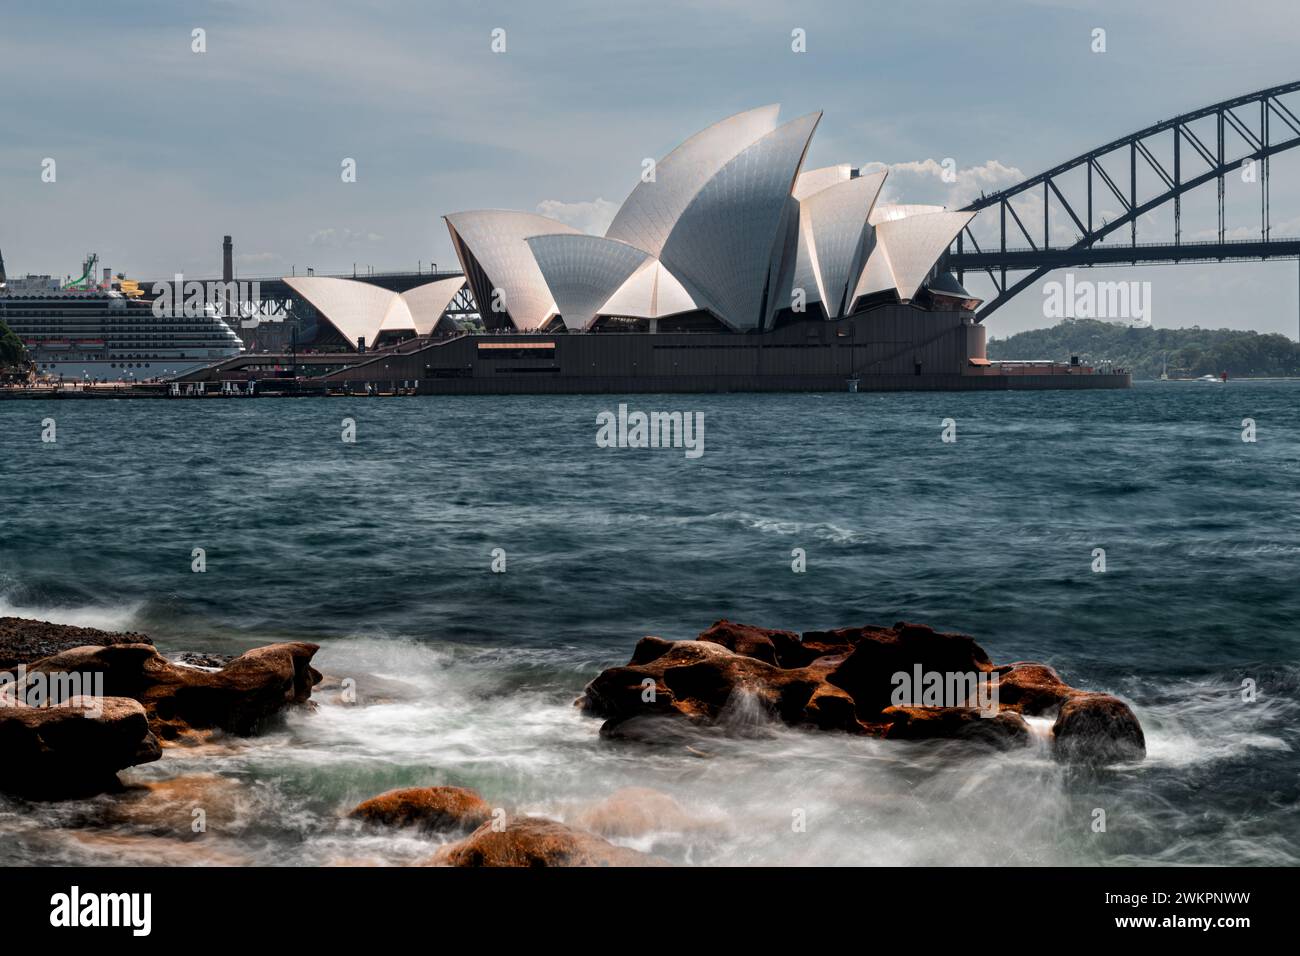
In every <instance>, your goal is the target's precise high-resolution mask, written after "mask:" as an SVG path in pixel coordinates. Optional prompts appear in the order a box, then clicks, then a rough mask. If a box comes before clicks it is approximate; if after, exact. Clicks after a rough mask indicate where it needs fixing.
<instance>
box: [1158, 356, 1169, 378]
mask: <svg viewBox="0 0 1300 956" xmlns="http://www.w3.org/2000/svg"><path fill="white" fill-rule="evenodd" d="M1160 381H1162V382H1167V381H1169V353H1168V352H1166V353H1165V356H1164V359H1163V360H1162V361H1161V365H1160Z"/></svg>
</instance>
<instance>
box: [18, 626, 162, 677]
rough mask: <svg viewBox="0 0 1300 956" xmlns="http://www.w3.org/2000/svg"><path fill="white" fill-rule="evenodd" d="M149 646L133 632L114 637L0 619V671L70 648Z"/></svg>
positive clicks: (90, 630)
mask: <svg viewBox="0 0 1300 956" xmlns="http://www.w3.org/2000/svg"><path fill="white" fill-rule="evenodd" d="M152 643H153V641H151V640H150V639H149V638H147V637H145V636H144V635H143V634H136V633H134V632H127V633H116V632H113V631H101V630H99V629H98V628H94V627H72V626H71V625H68V624H51V623H50V622H49V621H34V620H31V619H30V618H24V617H0V671H12V670H14V669H15V668H17V667H18V665H19V664H32V663H34V662H35V661H39V660H41V659H42V658H45V657H51V656H53V655H55V654H58V653H60V652H61V651H66V650H71V649H72V648H74V647H86V646H89V645H94V646H97V647H107V646H110V645H113V644H152Z"/></svg>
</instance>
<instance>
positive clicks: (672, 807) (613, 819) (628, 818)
mask: <svg viewBox="0 0 1300 956" xmlns="http://www.w3.org/2000/svg"><path fill="white" fill-rule="evenodd" d="M574 822H575V823H576V824H577V825H578V826H580V827H581V828H582V829H584V830H590V831H591V832H592V833H598V834H600V835H601V836H604V837H616V838H617V837H643V836H646V835H648V834H651V833H661V832H675V833H683V832H687V831H690V830H698V829H702V828H704V827H708V826H711V825H714V823H715V821H710V820H700V819H698V818H696V817H693V816H692V815H691V814H689V813H687V812H686V810H685V809H684V808H683V807H682V805H681V804H680V803H678V802H677V801H676V800H674V799H673V798H672V797H670V796H669V795H668V794H666V793H663V792H662V791H659V790H654V789H651V788H650V787H623V788H622V789H620V790H615V791H614V792H613V793H611V794H610V795H609V796H608V797H606V798H605V799H603V800H599V801H597V802H595V803H593V804H590V805H588V806H586V807H584V808H583V809H582V810H581V811H580V812H579V813H578V814H577V816H576V817H575V818H574Z"/></svg>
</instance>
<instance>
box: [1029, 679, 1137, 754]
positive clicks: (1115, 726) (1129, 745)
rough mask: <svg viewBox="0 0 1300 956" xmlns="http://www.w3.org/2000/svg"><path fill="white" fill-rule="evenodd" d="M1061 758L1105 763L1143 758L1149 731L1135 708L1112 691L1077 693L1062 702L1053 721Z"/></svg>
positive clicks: (1054, 736)
mask: <svg viewBox="0 0 1300 956" xmlns="http://www.w3.org/2000/svg"><path fill="white" fill-rule="evenodd" d="M1052 739H1053V741H1054V745H1055V746H1054V752H1055V755H1056V757H1057V759H1058V760H1063V761H1067V762H1070V763H1083V764H1092V765H1096V766H1101V765H1105V764H1112V763H1124V762H1127V761H1131V760H1141V759H1142V758H1143V757H1145V756H1146V752H1147V744H1146V735H1145V734H1143V733H1142V725H1141V724H1139V723H1138V719H1137V717H1136V716H1134V714H1133V711H1132V710H1130V709H1129V706H1128V705H1127V704H1125V703H1124V702H1123V701H1122V700H1120V699H1119V698H1118V697H1114V696H1112V695H1110V694H1089V693H1085V692H1081V691H1080V692H1076V695H1075V696H1074V697H1072V698H1070V699H1069V700H1067V701H1066V702H1065V703H1064V704H1062V705H1061V712H1060V714H1058V715H1057V718H1056V723H1055V724H1053V725H1052Z"/></svg>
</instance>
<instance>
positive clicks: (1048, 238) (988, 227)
mask: <svg viewBox="0 0 1300 956" xmlns="http://www.w3.org/2000/svg"><path fill="white" fill-rule="evenodd" d="M1297 91H1300V82H1297V83H1287V84H1284V85H1282V86H1274V87H1271V88H1269V89H1266V90H1260V91H1258V92H1256V93H1249V94H1246V95H1244V96H1238V97H1234V98H1233V99H1230V100H1224V101H1223V102H1222V103H1215V104H1213V105H1211V106H1205V107H1202V108H1200V109H1198V110H1193V111H1191V112H1190V113H1183V114H1182V115H1180V116H1175V117H1174V118H1173V119H1168V120H1165V121H1163V122H1160V123H1156V124H1155V125H1154V126H1148V127H1147V128H1146V129H1143V130H1139V131H1138V132H1136V133H1131V134H1130V135H1128V136H1124V137H1121V138H1120V139H1117V140H1114V141H1113V142H1110V143H1107V144H1105V145H1104V146H1099V147H1097V148H1096V149H1093V150H1089V151H1088V152H1086V153H1084V154H1083V155H1081V156H1076V157H1075V158H1074V159H1071V160H1069V161H1067V162H1064V163H1061V164H1060V165H1059V166H1055V167H1053V168H1052V169H1049V170H1047V171H1046V172H1044V173H1041V174H1039V175H1037V176H1033V177H1031V178H1029V179H1026V180H1025V181H1024V182H1021V183H1018V184H1017V185H1015V186H1011V187H1010V188H1008V189H1003V190H1001V191H999V192H995V193H991V194H988V195H981V196H980V198H979V199H977V200H975V201H974V202H972V203H970V204H969V205H968V206H966V207H965V209H966V210H968V211H975V212H976V213H977V214H978V215H976V217H975V218H974V219H973V220H971V222H970V224H969V225H968V226H967V227H966V228H965V229H964V230H963V231H962V232H961V233H960V234H959V235H958V237H957V240H956V241H955V242H954V244H953V246H952V248H951V249H950V250H949V253H948V257H947V266H948V268H949V269H951V270H953V271H955V272H956V273H957V278H958V280H963V279H964V278H965V273H967V272H973V273H984V274H985V275H987V276H988V278H989V279H990V280H991V281H992V283H993V287H994V289H995V290H996V294H995V295H994V296H993V297H992V298H990V299H988V300H987V301H986V302H985V303H984V305H983V306H982V307H981V308H980V310H979V312H978V315H979V317H980V318H981V319H984V318H987V317H988V316H990V315H992V314H993V313H994V312H996V311H997V310H998V309H999V308H1001V307H1002V306H1003V305H1004V304H1006V302H1007V301H1008V300H1010V299H1011V297H1012V296H1014V295H1016V294H1017V293H1019V292H1022V291H1023V290H1024V289H1025V288H1027V287H1028V286H1030V285H1032V284H1033V283H1035V282H1037V281H1038V280H1039V279H1040V278H1042V277H1043V276H1044V275H1046V274H1047V273H1048V272H1050V271H1052V270H1053V269H1059V268H1065V267H1071V266H1103V265H1145V264H1153V263H1169V262H1227V261H1243V260H1255V261H1263V260H1267V259H1297V260H1300V238H1295V237H1285V238H1284V237H1276V236H1273V235H1272V233H1271V225H1270V209H1269V165H1270V160H1271V158H1272V157H1273V156H1275V155H1276V154H1278V153H1281V152H1283V151H1284V150H1288V149H1292V148H1294V147H1296V146H1300V117H1297V115H1296V114H1297V111H1300V104H1298V103H1297V102H1296V101H1295V99H1292V101H1291V105H1290V106H1288V105H1287V103H1286V102H1285V101H1284V98H1285V97H1287V96H1288V95H1289V94H1294V93H1296V92H1297ZM1234 175H1240V177H1241V181H1242V182H1243V183H1248V184H1251V185H1252V186H1254V187H1255V188H1256V189H1257V191H1258V196H1256V197H1252V201H1253V202H1257V203H1258V215H1259V228H1258V234H1255V230H1254V228H1253V227H1252V228H1251V230H1250V231H1251V235H1250V236H1249V237H1242V236H1241V235H1240V232H1239V230H1232V233H1233V235H1232V238H1229V229H1228V227H1227V222H1228V218H1227V215H1228V210H1229V202H1228V197H1227V188H1226V187H1227V185H1228V182H1229V177H1231V176H1234ZM1140 180H1141V183H1140ZM1211 184H1213V187H1211ZM1198 187H1207V191H1208V189H1209V188H1214V189H1216V199H1217V206H1218V233H1217V236H1216V238H1214V239H1211V240H1197V241H1193V242H1184V241H1183V238H1182V224H1183V200H1184V197H1185V196H1186V195H1187V194H1188V193H1189V192H1191V191H1192V190H1195V189H1197V188H1198ZM1067 194H1068V195H1069V197H1070V198H1068V199H1067ZM1200 195H1201V194H1198V198H1199V196H1200ZM1171 204H1172V213H1173V216H1172V223H1173V226H1172V234H1168V233H1166V234H1165V235H1164V236H1163V237H1162V241H1157V242H1138V221H1139V219H1140V218H1141V217H1143V216H1145V215H1147V214H1148V213H1151V212H1152V211H1154V210H1156V209H1160V208H1162V207H1163V208H1168V207H1170V205H1171ZM1017 205H1018V206H1019V207H1020V209H1019V210H1017V208H1016V207H1017ZM1040 206H1041V209H1040V208H1038V207H1040ZM1027 207H1028V208H1029V209H1032V210H1033V211H1032V212H1031V213H1027V212H1026V208H1027ZM1102 209H1107V210H1110V211H1111V212H1110V214H1107V215H1104V216H1102V215H1099V213H1100V212H1101V210H1102ZM1115 210H1118V212H1115ZM1054 211H1055V212H1056V213H1057V217H1058V218H1057V219H1056V223H1057V225H1055V226H1054V222H1053V217H1052V214H1053V212H1054ZM1234 211H1235V210H1234ZM1040 215H1041V221H1040V220H1039V218H1038V216H1040ZM1061 216H1064V217H1065V218H1064V220H1062V219H1061V218H1060V217H1061ZM1251 216H1252V218H1253V216H1254V211H1252V212H1251ZM1026 219H1030V220H1031V221H1030V223H1029V224H1028V225H1027V224H1026ZM1059 224H1063V225H1064V226H1065V231H1066V233H1067V234H1069V235H1070V236H1071V238H1070V239H1068V240H1066V241H1064V242H1062V241H1061V237H1062V231H1061V228H1060V225H1059ZM1054 229H1055V241H1054V240H1053V236H1054ZM1123 230H1126V231H1127V232H1128V241H1127V242H1125V241H1123V240H1121V241H1120V242H1110V243H1106V242H1105V240H1106V239H1107V238H1108V237H1110V236H1113V235H1115V234H1116V233H1120V234H1121V235H1122V231H1123ZM977 234H978V235H982V236H984V244H983V245H981V243H980V241H979V239H978V238H977ZM1010 273H1017V274H1019V275H1018V276H1012V275H1010Z"/></svg>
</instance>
